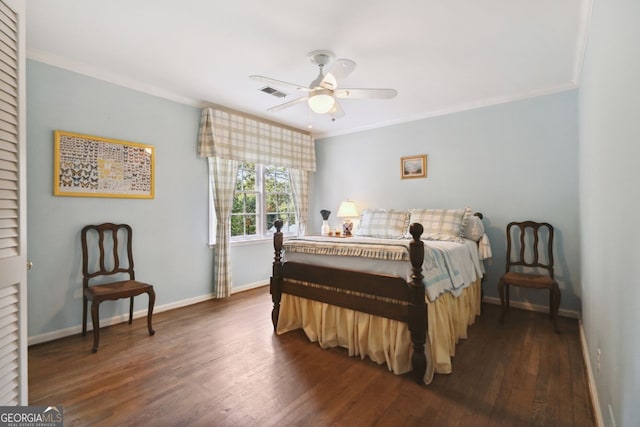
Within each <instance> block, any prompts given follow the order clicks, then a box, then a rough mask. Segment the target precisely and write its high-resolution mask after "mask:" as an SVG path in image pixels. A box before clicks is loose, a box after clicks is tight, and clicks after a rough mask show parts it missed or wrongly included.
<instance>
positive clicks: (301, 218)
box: [289, 169, 309, 236]
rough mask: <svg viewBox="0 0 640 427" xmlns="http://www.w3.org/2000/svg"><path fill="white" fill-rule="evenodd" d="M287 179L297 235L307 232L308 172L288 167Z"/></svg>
mask: <svg viewBox="0 0 640 427" xmlns="http://www.w3.org/2000/svg"><path fill="white" fill-rule="evenodd" d="M289 181H290V182H291V190H292V191H291V192H292V193H293V207H294V208H295V210H296V218H297V219H298V236H304V235H306V234H307V213H308V211H309V172H308V171H305V170H301V169H289Z"/></svg>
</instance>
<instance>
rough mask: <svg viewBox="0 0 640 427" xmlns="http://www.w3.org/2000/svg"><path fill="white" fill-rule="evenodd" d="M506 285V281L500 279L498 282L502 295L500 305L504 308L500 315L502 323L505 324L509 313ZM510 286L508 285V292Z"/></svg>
mask: <svg viewBox="0 0 640 427" xmlns="http://www.w3.org/2000/svg"><path fill="white" fill-rule="evenodd" d="M504 286H505V283H504V280H502V279H500V280H499V281H498V292H499V293H500V305H501V306H502V313H501V314H500V323H503V322H504V316H505V314H506V312H507V306H506V305H505V302H506V301H505V292H504V291H505V289H504ZM508 286H509V285H507V290H508V289H509V288H508Z"/></svg>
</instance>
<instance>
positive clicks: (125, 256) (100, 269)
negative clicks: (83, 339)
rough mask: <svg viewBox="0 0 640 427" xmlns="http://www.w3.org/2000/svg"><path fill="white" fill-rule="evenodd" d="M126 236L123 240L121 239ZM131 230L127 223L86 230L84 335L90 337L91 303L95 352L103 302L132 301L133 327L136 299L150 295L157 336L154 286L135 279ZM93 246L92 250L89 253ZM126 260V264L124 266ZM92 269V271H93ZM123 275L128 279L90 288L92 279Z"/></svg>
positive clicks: (84, 239)
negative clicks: (89, 306) (141, 295)
mask: <svg viewBox="0 0 640 427" xmlns="http://www.w3.org/2000/svg"><path fill="white" fill-rule="evenodd" d="M120 237H123V239H122V240H120V239H119V238H120ZM131 237H132V231H131V227H130V226H128V225H127V224H111V223H105V224H100V225H87V226H86V227H84V228H83V229H82V234H81V242H82V276H83V279H82V287H83V295H84V296H83V310H82V335H83V336H85V335H86V334H87V303H88V301H91V320H92V323H93V349H92V350H91V351H92V352H94V353H95V352H97V351H98V342H99V340H100V317H99V313H98V311H99V308H100V303H102V301H114V300H118V299H121V298H129V299H130V302H129V324H131V322H132V321H133V297H135V296H136V295H140V294H142V293H147V294H148V295H149V309H148V311H147V328H148V329H149V335H153V334H155V331H154V330H153V328H152V327H151V315H152V314H153V306H154V304H155V301H156V294H155V292H154V290H153V286H152V285H149V284H147V283H143V282H138V281H137V280H135V273H134V271H133V253H132V251H131ZM90 244H91V247H92V250H91V252H90V251H89V246H90ZM124 260H126V262H127V263H126V265H125V266H123V265H122V264H121V262H122V261H124ZM90 270H91V271H90ZM116 274H118V275H120V277H125V276H126V275H128V277H129V279H128V280H120V281H115V282H108V283H104V282H101V283H99V284H94V285H91V286H89V280H90V279H94V278H104V277H105V276H113V275H116Z"/></svg>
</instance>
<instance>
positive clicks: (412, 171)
mask: <svg viewBox="0 0 640 427" xmlns="http://www.w3.org/2000/svg"><path fill="white" fill-rule="evenodd" d="M426 176H427V155H426V154H420V155H416V156H405V157H401V158H400V178H402V179H412V178H425V177H426Z"/></svg>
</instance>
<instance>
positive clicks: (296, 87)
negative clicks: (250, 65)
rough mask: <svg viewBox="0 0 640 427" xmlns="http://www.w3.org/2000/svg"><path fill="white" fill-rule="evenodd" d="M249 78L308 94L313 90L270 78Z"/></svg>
mask: <svg viewBox="0 0 640 427" xmlns="http://www.w3.org/2000/svg"><path fill="white" fill-rule="evenodd" d="M249 78H250V79H252V80H256V81H259V82H263V83H269V84H272V85H275V86H281V87H287V88H290V89H295V90H303V91H306V92H308V91H310V90H311V89H309V88H308V87H306V86H302V85H299V84H295V83H289V82H284V81H282V80H276V79H272V78H270V77H264V76H249Z"/></svg>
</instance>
